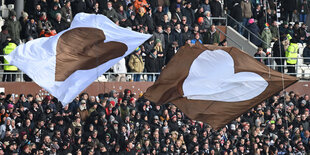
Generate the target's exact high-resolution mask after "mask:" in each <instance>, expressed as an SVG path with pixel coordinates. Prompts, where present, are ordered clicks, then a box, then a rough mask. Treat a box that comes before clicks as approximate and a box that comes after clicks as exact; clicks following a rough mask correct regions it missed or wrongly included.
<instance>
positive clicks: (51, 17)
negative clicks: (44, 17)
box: [48, 2, 60, 22]
mask: <svg viewBox="0 0 310 155" xmlns="http://www.w3.org/2000/svg"><path fill="white" fill-rule="evenodd" d="M57 13H60V8H59V3H56V2H55V3H54V4H53V7H52V8H51V9H50V10H49V12H48V18H49V20H50V21H51V22H54V21H56V14H57Z"/></svg>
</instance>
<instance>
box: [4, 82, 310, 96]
mask: <svg viewBox="0 0 310 155" xmlns="http://www.w3.org/2000/svg"><path fill="white" fill-rule="evenodd" d="M152 84H153V82H94V83H92V84H91V85H90V86H89V87H88V88H86V89H85V90H84V91H83V92H87V93H88V94H89V95H98V93H103V92H109V91H111V90H116V91H118V92H123V91H124V89H130V90H131V91H132V92H133V93H136V97H138V95H139V94H140V93H143V92H145V91H146V89H147V88H148V87H150V86H151V85H152ZM309 87H310V82H309V81H299V82H297V83H295V84H293V85H292V86H290V87H289V88H287V89H286V90H287V91H294V92H295V93H298V94H300V95H303V94H310V89H309ZM2 91H4V92H5V93H6V94H13V93H14V94H21V93H23V94H37V93H45V94H46V93H48V92H45V91H44V90H43V89H42V88H41V87H40V86H38V85H37V84H36V83H34V82H0V92H2Z"/></svg>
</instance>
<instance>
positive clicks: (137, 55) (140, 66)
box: [128, 48, 144, 81]
mask: <svg viewBox="0 0 310 155" xmlns="http://www.w3.org/2000/svg"><path fill="white" fill-rule="evenodd" d="M128 66H129V69H130V72H135V73H142V72H143V70H144V61H143V59H142V55H141V49H140V48H137V49H136V50H135V52H134V53H133V54H131V55H130V57H129V61H128ZM140 78H141V74H134V77H133V80H134V81H140Z"/></svg>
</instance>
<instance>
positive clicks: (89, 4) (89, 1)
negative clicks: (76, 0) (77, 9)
mask: <svg viewBox="0 0 310 155" xmlns="http://www.w3.org/2000/svg"><path fill="white" fill-rule="evenodd" d="M96 1H97V0H85V3H86V12H91V11H92V10H93V9H94V7H95V5H96Z"/></svg>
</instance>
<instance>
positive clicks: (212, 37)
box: [203, 25, 220, 45]
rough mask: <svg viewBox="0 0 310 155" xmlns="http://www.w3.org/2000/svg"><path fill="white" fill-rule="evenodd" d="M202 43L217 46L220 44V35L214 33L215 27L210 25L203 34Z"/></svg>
mask: <svg viewBox="0 0 310 155" xmlns="http://www.w3.org/2000/svg"><path fill="white" fill-rule="evenodd" d="M203 36H204V38H203V43H204V44H213V45H218V44H219V43H220V34H219V33H218V32H217V31H216V27H215V25H212V26H211V27H210V29H209V31H207V32H206V33H204V35H203Z"/></svg>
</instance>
